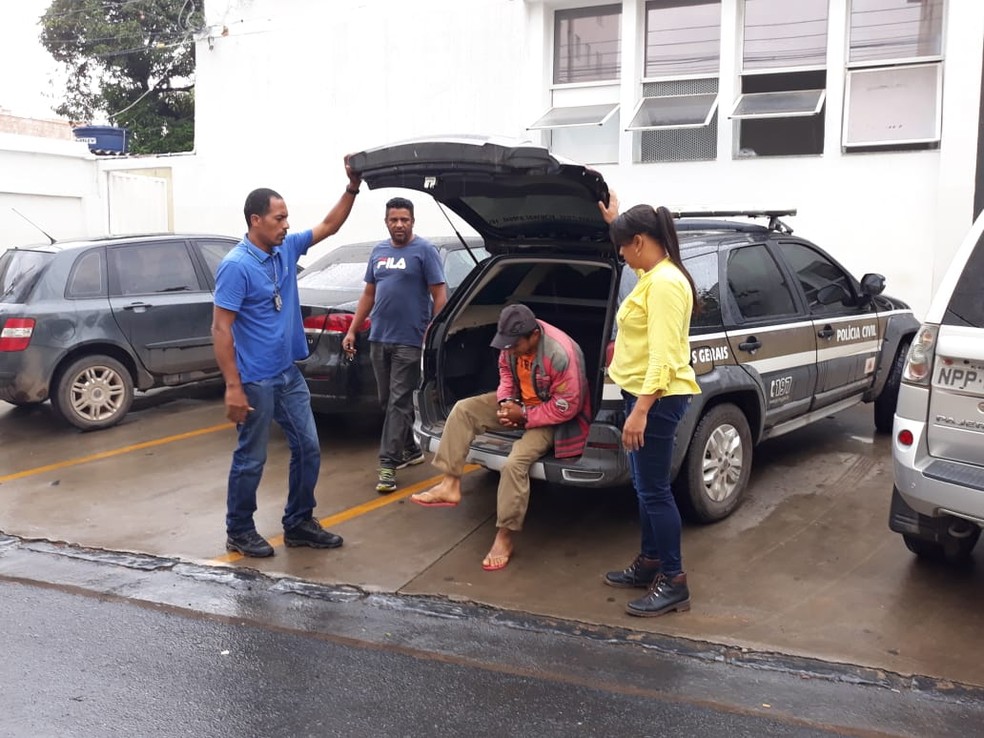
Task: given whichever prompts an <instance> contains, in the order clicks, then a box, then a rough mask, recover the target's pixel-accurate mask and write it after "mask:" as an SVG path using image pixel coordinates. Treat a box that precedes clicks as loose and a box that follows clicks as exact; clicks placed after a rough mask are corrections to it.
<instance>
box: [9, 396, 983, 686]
mask: <svg viewBox="0 0 984 738" xmlns="http://www.w3.org/2000/svg"><path fill="white" fill-rule="evenodd" d="M319 428H320V433H321V438H322V449H323V473H322V478H321V482H320V484H319V488H318V499H319V507H318V510H317V514H318V516H319V517H320V518H321V519H323V520H324V521H326V525H327V527H329V528H330V529H332V530H335V531H337V532H338V533H340V534H342V535H343V536H345V540H346V544H345V546H344V547H343V548H342V549H340V550H337V551H312V550H307V549H284V548H283V547H282V546H278V548H277V555H276V556H275V557H273V558H272V559H267V560H259V561H255V560H249V561H248V560H243V559H241V558H239V557H236V556H228V555H226V554H225V553H224V546H223V544H224V536H223V515H224V500H225V476H226V471H227V469H228V464H229V458H230V454H231V451H232V447H233V443H234V433H233V430H232V428H231V426H229V425H228V424H226V423H225V422H224V419H223V410H222V405H221V395H220V393H219V392H217V391H216V389H215V388H214V387H201V388H196V389H192V390H187V389H185V390H178V391H166V392H160V393H157V394H155V395H153V396H151V397H145V398H141V399H140V400H138V403H137V405H136V407H135V411H134V412H133V413H132V414H131V415H130V416H129V417H128V418H127V420H126V421H125V422H124V423H123V424H122V425H120V426H118V427H116V428H112V429H110V430H107V431H103V432H99V433H89V434H80V433H78V432H76V431H74V430H72V429H69V428H66V427H64V426H63V425H61V424H59V423H58V422H57V421H56V420H55V419H54V418H53V417H52V416H51V413H50V409H49V408H48V407H47V406H42V407H40V408H36V409H33V410H24V409H14V408H12V407H8V406H0V530H2V531H4V532H5V533H7V534H10V535H15V536H20V537H25V538H42V539H48V540H55V541H65V542H69V543H72V544H78V545H81V546H86V547H94V548H104V549H111V550H127V551H139V552H145V553H150V554H156V555H161V556H174V557H179V558H182V559H186V560H194V561H199V562H212V563H215V564H216V565H232V566H250V567H254V568H257V569H260V570H262V571H265V572H269V573H279V574H286V575H290V576H295V577H300V578H304V579H309V580H314V581H321V582H330V583H348V584H354V585H358V586H360V587H363V588H366V589H369V590H374V591H391V592H392V591H398V592H402V593H406V594H424V595H439V596H442V597H449V598H456V599H466V600H470V601H474V602H479V603H487V604H489V605H493V606H496V607H501V608H507V609H510V610H517V611H521V612H530V613H536V614H540V615H546V616H556V617H561V618H565V619H569V620H574V621H580V622H585V623H597V624H605V625H613V626H618V627H627V628H633V629H636V630H639V631H648V632H652V633H661V634H666V635H669V636H676V637H680V638H686V639H691V640H694V641H698V642H713V643H717V644H725V645H730V646H734V647H735V649H736V653H738V652H740V649H743V648H744V649H751V650H753V651H760V652H769V653H781V654H789V655H793V656H805V657H812V658H817V659H822V660H825V661H831V662H838V663H843V664H854V665H859V666H865V667H873V668H876V669H884V670H888V671H891V672H895V673H899V674H905V675H908V674H915V675H925V676H929V677H934V678H938V679H946V680H953V681H956V682H962V683H966V684H972V685H977V686H984V664H982V662H981V660H980V659H979V656H978V653H977V650H976V648H975V647H974V644H976V643H977V639H978V637H979V634H980V633H981V632H982V630H984V586H982V584H984V546H982V547H981V549H980V550H979V551H978V552H977V555H976V557H975V564H976V566H972V567H970V568H967V569H964V570H961V571H952V570H948V569H942V568H937V567H933V566H926V565H923V564H921V563H919V562H917V561H916V560H915V559H914V557H912V556H911V555H910V554H909V553H908V552H907V551H906V549H905V547H904V546H903V544H902V542H901V540H900V539H899V537H898V536H896V535H895V534H893V533H891V532H890V531H889V530H888V528H887V525H886V519H887V511H888V501H889V492H890V490H891V468H890V450H889V439H888V438H887V437H883V436H876V437H873V436H872V431H871V412H870V408H869V407H867V406H865V407H861V408H856V409H854V410H851V411H848V412H847V413H844V414H842V415H840V416H838V417H836V418H832V419H827V420H824V421H822V422H820V423H817V424H815V425H814V426H812V427H810V428H806V429H803V430H800V431H797V432H795V433H792V434H789V435H787V436H784V437H782V438H778V439H775V440H773V441H770V442H768V443H766V444H765V445H763V446H761V447H760V448H759V449H757V453H756V460H755V472H754V473H753V477H752V485H751V489H750V494H749V497H748V499H747V501H746V503H745V504H744V506H742V507H741V508H740V509H739V510H738V511H737V512H736V513H735V514H734V515H733V516H732V517H731V518H729V519H728V520H726V521H724V522H722V523H719V524H716V525H713V526H707V527H687V528H686V529H685V531H684V561H685V566H686V568H687V571H688V574H689V579H690V585H691V591H692V593H693V609H692V610H691V612H689V613H685V614H673V615H668V616H666V617H663V618H658V619H654V620H640V619H636V618H631V617H629V616H627V615H625V614H624V611H623V607H624V604H625V601H626V600H627V599H629V597H631V596H634V593H632V592H627V591H623V590H613V589H610V588H608V587H605V586H604V585H603V584H602V583H601V576H602V574H603V573H604V571H606V570H607V569H612V568H621V567H622V566H624V565H625V564H627V563H628V562H629V561H630V560H631V559H632V557H633V556H634V555H635V553H636V550H637V545H638V533H637V523H636V519H635V514H636V505H635V501H634V498H633V495H632V492H631V490H609V491H604V492H586V491H571V490H565V489H560V488H550V487H546V486H540V487H537V488H535V490H534V495H533V500H532V503H531V506H530V513H529V516H528V519H527V525H526V530H525V531H524V533H523V534H522V536H521V538H520V539H519V540H518V546H517V550H516V554H515V556H514V559H513V561H512V562H511V563H510V565H509V566H508V567H507V568H506V569H505V570H503V571H500V572H494V573H487V572H484V571H482V569H481V567H480V566H479V564H480V561H481V558H482V556H483V555H484V553H485V552H486V550H487V549H488V546H489V544H490V543H491V540H492V536H493V534H494V523H495V517H494V510H495V484H496V479H497V477H496V475H494V474H492V473H490V472H486V471H484V470H478V471H473V472H471V473H470V474H469V475H468V476H467V477H466V481H465V484H464V487H465V492H466V497H465V500H464V501H463V502H462V504H461V505H460V506H459V507H458V508H454V509H444V508H442V509H424V508H420V507H417V506H415V505H412V504H409V503H408V502H407V501H406V497H407V496H408V495H409V494H410V493H411V492H412V491H415V490H418V489H422V488H424V487H426V486H428V485H429V484H430V483H431V481H432V478H433V476H434V473H435V472H434V471H433V469H431V468H430V466H429V464H428V465H422V466H419V467H415V468H412V469H409V470H406V471H404V472H401V473H400V482H401V485H402V487H401V490H400V491H398V492H397V493H395V494H393V495H390V496H387V497H381V496H379V495H377V494H376V492H375V491H374V489H373V485H374V483H375V466H376V462H375V452H376V448H375V444H376V439H377V429H376V428H375V427H374V425H373V424H372V423H358V422H353V421H351V420H350V419H331V420H328V419H323V420H322V421H320V423H319ZM287 459H288V453H287V449H286V445H285V444H284V442H283V440H282V438H280V437H279V436H274V441H273V442H272V444H271V449H270V458H269V461H268V464H267V471H266V475H265V476H264V480H263V484H262V486H261V493H260V501H259V505H260V509H259V511H258V512H257V516H256V521H257V526H258V528H259V530H260V531H261V532H262V533H264V534H266V535H267V536H269V537H270V538H272V539H273V540H274V542H275V543H276V542H277V538H276V537H277V535H278V534H279V533H280V529H279V526H280V523H279V521H280V515H281V508H282V506H283V501H284V497H285V489H284V488H285V480H286V475H287Z"/></svg>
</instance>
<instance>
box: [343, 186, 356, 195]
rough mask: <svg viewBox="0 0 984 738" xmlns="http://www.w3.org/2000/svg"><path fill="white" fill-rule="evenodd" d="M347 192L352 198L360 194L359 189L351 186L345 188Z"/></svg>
mask: <svg viewBox="0 0 984 738" xmlns="http://www.w3.org/2000/svg"><path fill="white" fill-rule="evenodd" d="M345 191H346V192H347V193H349V194H350V195H352V197H355V196H356V195H358V194H359V188H358V187H352V186H351V185H350V186H347V187H346V188H345Z"/></svg>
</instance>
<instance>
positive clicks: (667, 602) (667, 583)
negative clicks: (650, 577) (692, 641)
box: [625, 572, 690, 618]
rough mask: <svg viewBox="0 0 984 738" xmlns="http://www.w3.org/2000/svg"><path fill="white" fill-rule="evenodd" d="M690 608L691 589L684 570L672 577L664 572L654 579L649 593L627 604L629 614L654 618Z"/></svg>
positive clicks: (626, 608)
mask: <svg viewBox="0 0 984 738" xmlns="http://www.w3.org/2000/svg"><path fill="white" fill-rule="evenodd" d="M689 609H690V590H689V589H688V588H687V575H686V574H685V573H683V572H681V573H680V574H677V575H676V576H675V577H673V578H672V579H667V578H666V577H665V576H663V575H662V574H660V575H658V576H657V577H656V579H655V580H654V581H653V586H652V587H650V588H649V593H648V594H647V595H646V596H645V597H641V598H639V599H638V600H632V602H630V603H629V604H628V605H626V606H625V611H626V612H627V613H629V615H637V616H639V617H643V618H654V617H657V616H658V615H665V614H666V613H668V612H673V611H674V610H676V611H677V612H686V611H687V610H689Z"/></svg>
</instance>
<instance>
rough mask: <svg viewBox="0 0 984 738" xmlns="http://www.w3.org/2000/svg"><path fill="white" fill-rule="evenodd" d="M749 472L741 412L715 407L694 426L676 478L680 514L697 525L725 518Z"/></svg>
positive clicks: (746, 435)
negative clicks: (681, 466) (688, 446)
mask: <svg viewBox="0 0 984 738" xmlns="http://www.w3.org/2000/svg"><path fill="white" fill-rule="evenodd" d="M751 470H752V433H751V430H749V428H748V420H747V419H746V418H745V413H743V412H742V411H741V409H739V408H738V407H737V406H736V405H732V404H730V403H726V404H722V405H715V406H714V407H713V408H711V409H710V410H709V411H708V412H707V413H705V414H704V416H703V417H702V418H701V419H700V422H698V423H697V427H696V428H695V429H694V435H693V437H692V438H691V439H690V449H689V450H688V451H687V457H686V458H685V459H684V462H683V468H682V469H681V470H680V474H679V476H678V477H677V485H676V487H677V489H676V496H677V502H678V503H679V504H680V508H681V511H682V512H683V514H684V516H685V517H687V518H688V519H690V520H692V521H694V522H697V523H713V522H716V521H718V520H722V519H724V518H726V517H728V516H729V515H730V514H731V513H732V512H733V511H734V509H735V508H736V507H738V504H739V503H740V502H741V498H742V495H743V494H744V492H745V487H747V486H748V477H749V475H750V474H751Z"/></svg>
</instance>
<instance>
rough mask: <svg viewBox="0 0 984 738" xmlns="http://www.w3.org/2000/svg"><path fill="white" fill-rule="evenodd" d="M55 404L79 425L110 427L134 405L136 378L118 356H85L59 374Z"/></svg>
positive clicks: (58, 409) (68, 419)
mask: <svg viewBox="0 0 984 738" xmlns="http://www.w3.org/2000/svg"><path fill="white" fill-rule="evenodd" d="M51 404H52V405H53V406H54V408H55V411H56V412H57V413H58V414H59V415H61V416H62V417H63V418H64V419H65V420H67V421H68V422H69V423H71V424H72V425H74V426H75V427H76V428H81V429H82V430H98V429H100V428H109V427H110V426H113V425H116V424H117V423H119V422H120V421H121V420H122V419H123V417H124V416H125V415H126V414H127V412H129V410H130V405H132V404H133V379H132V377H130V372H129V371H127V369H126V367H125V366H123V365H122V364H121V363H120V362H118V361H117V360H116V359H113V358H111V357H109V356H100V355H93V356H84V357H82V358H81V359H78V360H76V361H74V362H72V363H71V364H70V365H69V366H68V367H67V368H66V369H65V370H64V371H63V372H61V373H60V374H59V378H58V381H57V385H56V387H55V391H54V392H53V393H52V395H51Z"/></svg>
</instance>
